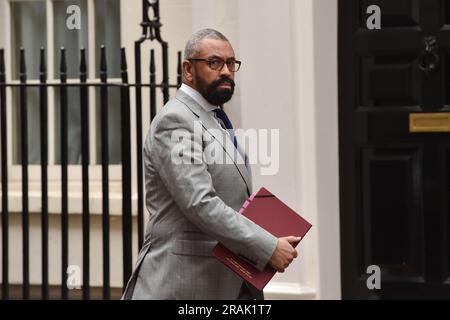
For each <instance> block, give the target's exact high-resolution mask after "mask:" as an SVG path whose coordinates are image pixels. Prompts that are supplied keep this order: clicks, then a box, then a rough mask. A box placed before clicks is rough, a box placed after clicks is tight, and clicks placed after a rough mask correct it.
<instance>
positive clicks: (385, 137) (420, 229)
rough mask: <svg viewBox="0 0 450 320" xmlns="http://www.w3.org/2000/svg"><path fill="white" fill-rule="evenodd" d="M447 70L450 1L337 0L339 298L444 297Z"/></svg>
mask: <svg viewBox="0 0 450 320" xmlns="http://www.w3.org/2000/svg"><path fill="white" fill-rule="evenodd" d="M371 5H377V6H378V7H379V8H380V10H381V29H374V30H369V29H368V27H367V24H366V22H367V19H368V18H369V17H370V16H371V14H368V13H367V8H368V7H369V6H371ZM449 77H450V1H448V0H446V1H444V0H370V1H369V0H340V1H339V136H340V138H339V143H340V151H339V152H340V155H339V157H340V202H341V207H340V212H341V250H342V251H341V257H342V262H341V267H342V297H343V298H344V299H367V298H374V299H401V298H407V299H421V298H425V299H427V298H438V299H439V298H440V299H450V252H449V251H450V237H449V231H450V132H448V131H450V112H449V111H450V79H449ZM370 265H377V266H379V267H380V268H381V289H379V290H377V289H373V290H370V289H368V287H367V283H366V280H367V278H368V276H369V275H368V274H367V267H368V266H370Z"/></svg>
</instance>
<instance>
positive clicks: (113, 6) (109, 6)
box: [95, 0, 121, 164]
mask: <svg viewBox="0 0 450 320" xmlns="http://www.w3.org/2000/svg"><path fill="white" fill-rule="evenodd" d="M95 43H96V68H95V70H96V71H95V72H96V76H97V77H100V46H101V45H105V47H106V60H107V65H108V77H109V78H119V77H120V1H119V0H96V1H95ZM99 92H100V90H98V91H97V109H96V112H97V130H96V132H97V162H98V163H101V161H102V160H101V159H102V156H101V126H100V124H101V120H100V93H99ZM108 129H109V130H108V149H109V163H111V164H120V163H121V140H120V137H121V127H120V90H119V88H109V93H108Z"/></svg>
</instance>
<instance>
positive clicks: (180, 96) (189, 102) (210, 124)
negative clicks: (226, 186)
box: [176, 90, 252, 195]
mask: <svg viewBox="0 0 450 320" xmlns="http://www.w3.org/2000/svg"><path fill="white" fill-rule="evenodd" d="M176 99H177V100H179V101H180V102H182V103H183V104H184V105H186V107H188V109H189V110H191V112H192V113H194V114H195V115H196V116H197V117H198V118H199V120H200V122H201V124H202V126H203V128H204V129H205V130H206V131H207V132H208V133H209V134H210V135H211V136H213V137H214V139H215V140H216V141H217V142H218V143H219V144H220V145H221V146H222V148H223V150H224V151H225V152H226V153H227V155H228V156H229V157H230V158H231V159H232V161H233V163H234V165H235V166H236V169H237V170H238V171H239V174H240V176H241V177H242V179H243V180H244V182H245V184H246V186H247V191H248V193H249V195H250V191H251V190H252V185H251V176H250V172H249V170H248V168H247V167H246V165H245V161H244V159H243V158H242V156H241V154H240V152H239V151H238V150H236V148H235V147H234V144H233V142H232V141H231V139H229V137H228V136H227V134H226V133H225V136H226V137H225V139H224V138H223V137H224V136H223V134H219V133H221V132H222V130H223V129H222V128H221V127H220V126H219V124H218V123H216V122H215V121H214V120H213V119H212V118H211V116H210V115H209V114H208V113H207V112H206V110H205V109H203V108H202V106H200V105H199V104H198V103H197V102H196V101H195V100H194V99H192V98H191V97H190V96H189V95H187V94H186V93H184V92H183V91H181V90H178V91H177V94H176ZM235 154H237V155H235ZM236 159H239V161H236Z"/></svg>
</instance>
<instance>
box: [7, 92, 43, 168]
mask: <svg viewBox="0 0 450 320" xmlns="http://www.w3.org/2000/svg"><path fill="white" fill-rule="evenodd" d="M12 97H13V100H12V103H13V105H12V112H13V128H12V130H13V163H14V164H21V163H22V149H21V147H22V139H21V129H22V123H21V116H20V114H21V113H20V91H19V88H13V90H12ZM26 98H27V121H28V126H27V128H28V135H27V137H28V138H27V142H28V163H29V164H40V163H41V138H40V137H41V131H40V130H41V129H40V128H41V127H40V110H39V89H38V88H37V87H29V88H28V89H27V93H26Z"/></svg>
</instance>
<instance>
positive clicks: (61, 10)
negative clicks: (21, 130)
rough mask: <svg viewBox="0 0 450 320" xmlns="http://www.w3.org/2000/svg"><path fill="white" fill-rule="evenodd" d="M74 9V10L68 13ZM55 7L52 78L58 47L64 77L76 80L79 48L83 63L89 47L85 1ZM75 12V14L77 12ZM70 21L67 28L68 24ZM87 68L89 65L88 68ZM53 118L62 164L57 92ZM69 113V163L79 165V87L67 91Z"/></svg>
mask: <svg viewBox="0 0 450 320" xmlns="http://www.w3.org/2000/svg"><path fill="white" fill-rule="evenodd" d="M70 6H75V7H74V8H75V11H73V10H69V13H67V11H68V9H69V7H70ZM53 8H54V19H55V20H54V37H55V38H54V41H55V78H59V74H60V64H61V47H64V48H65V49H66V50H65V51H66V63H67V77H68V78H75V79H79V77H80V73H79V70H80V57H81V56H80V49H81V48H85V49H86V53H85V56H86V62H87V61H88V59H89V48H88V43H89V41H88V12H87V10H88V9H87V1H86V0H58V1H54V2H53ZM77 10H78V11H77ZM77 14H79V18H80V21H79V22H80V23H79V27H80V28H79V29H77V28H76V27H75V28H72V25H73V24H76V23H77V21H76V20H74V18H76V15H77ZM68 21H69V25H70V26H71V28H69V27H68V25H67V23H68ZM87 67H88V69H89V64H88V65H87ZM55 99H56V101H55V107H56V108H55V111H56V114H55V119H56V126H55V132H56V135H55V136H56V141H55V143H56V145H55V161H56V164H60V163H61V142H60V141H61V121H60V120H61V119H60V117H61V112H60V111H61V106H60V95H59V90H56V94H55ZM67 113H68V119H67V121H68V132H69V134H68V153H69V154H68V160H69V164H80V163H81V122H80V117H81V109H80V90H79V88H74V87H72V88H69V89H68V93H67Z"/></svg>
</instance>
